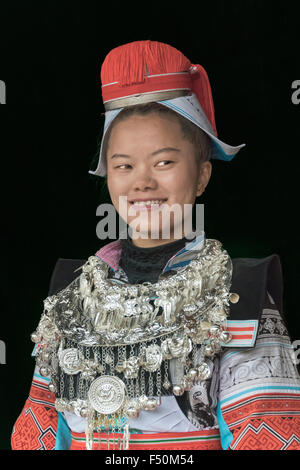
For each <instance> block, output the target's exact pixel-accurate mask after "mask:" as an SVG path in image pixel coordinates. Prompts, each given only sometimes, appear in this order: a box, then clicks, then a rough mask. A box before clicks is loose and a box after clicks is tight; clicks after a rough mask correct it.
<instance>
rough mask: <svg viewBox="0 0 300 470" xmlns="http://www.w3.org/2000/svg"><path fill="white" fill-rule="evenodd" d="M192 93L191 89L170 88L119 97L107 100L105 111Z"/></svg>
mask: <svg viewBox="0 0 300 470" xmlns="http://www.w3.org/2000/svg"><path fill="white" fill-rule="evenodd" d="M189 94H191V90H189V89H188V90H187V89H185V90H169V91H155V92H153V93H144V94H141V95H133V96H128V97H127V98H119V99H117V100H112V101H107V102H106V103H104V107H105V111H111V110H112V109H118V108H125V107H126V106H134V105H136V104H143V103H150V102H151V101H156V102H157V101H164V100H170V99H172V98H179V96H185V95H189Z"/></svg>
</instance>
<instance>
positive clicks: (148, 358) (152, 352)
mask: <svg viewBox="0 0 300 470" xmlns="http://www.w3.org/2000/svg"><path fill="white" fill-rule="evenodd" d="M161 361H162V352H161V349H160V347H159V346H157V344H152V345H151V346H148V348H146V349H145V362H144V364H143V365H144V369H146V370H148V371H149V372H154V371H155V370H157V369H158V368H159V366H160V365H161Z"/></svg>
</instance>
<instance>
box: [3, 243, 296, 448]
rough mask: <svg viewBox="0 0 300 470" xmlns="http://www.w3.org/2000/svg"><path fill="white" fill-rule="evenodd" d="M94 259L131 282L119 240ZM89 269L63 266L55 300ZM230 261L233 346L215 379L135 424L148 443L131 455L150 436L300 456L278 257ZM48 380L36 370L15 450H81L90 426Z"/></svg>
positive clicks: (184, 257)
mask: <svg viewBox="0 0 300 470" xmlns="http://www.w3.org/2000/svg"><path fill="white" fill-rule="evenodd" d="M203 243H205V239H204V237H201V236H200V237H197V238H196V240H194V241H193V242H191V243H189V244H187V246H186V247H185V248H183V249H182V250H180V251H179V252H178V253H176V254H175V255H174V256H173V257H172V258H171V259H170V260H169V261H168V263H167V264H166V266H165V267H164V269H163V272H166V271H168V270H171V269H176V268H178V267H181V266H184V265H186V264H188V263H189V262H190V261H191V260H192V259H193V258H194V257H195V256H196V255H197V253H198V252H199V250H201V248H202V246H203ZM96 255H97V256H99V257H100V258H101V259H102V260H103V261H105V262H106V263H107V264H108V266H109V267H110V276H111V277H118V278H121V279H123V280H125V281H126V273H125V272H124V271H123V270H122V269H121V268H120V267H119V264H118V261H119V259H120V256H121V242H120V240H117V241H115V242H112V243H109V244H108V245H106V246H105V247H103V248H102V249H101V250H99V251H98V252H97V253H96ZM84 262H85V260H66V259H59V260H58V262H57V264H56V266H55V269H54V272H53V275H52V279H51V284H50V290H49V295H53V294H55V293H57V292H59V291H60V290H61V289H63V288H64V287H66V286H67V285H68V284H69V283H70V282H72V280H73V279H75V278H76V277H77V276H78V275H79V273H78V268H79V267H80V266H82V265H83V264H84ZM232 262H233V276H232V284H231V292H236V293H238V294H239V301H238V302H237V303H236V304H232V305H231V306H230V316H229V319H228V322H227V326H228V330H229V331H230V332H231V334H232V340H231V342H230V343H228V345H227V347H226V348H225V349H224V351H223V352H222V354H221V355H220V356H219V357H216V358H215V359H214V360H213V364H212V368H213V374H212V378H211V379H210V380H209V381H203V382H199V383H198V384H196V385H195V386H194V387H193V388H192V389H191V391H190V392H185V394H184V395H183V396H181V397H174V396H171V397H166V398H165V400H164V401H163V403H162V406H161V407H159V408H160V410H159V411H158V412H157V413H156V412H155V413H156V414H155V415H153V413H154V412H142V413H141V416H140V418H139V419H137V420H131V422H130V426H131V428H132V432H136V433H139V434H142V435H143V436H144V440H142V441H141V440H139V441H138V440H137V438H138V435H136V436H135V434H133V435H132V439H131V442H132V443H133V445H132V446H131V448H133V449H134V448H143V447H142V444H141V442H146V441H147V442H149V441H151V436H152V442H153V438H154V437H155V436H157V435H158V434H157V433H159V436H160V442H161V444H160V447H158V448H160V449H176V445H178V442H180V441H181V440H184V439H185V440H187V436H189V439H190V441H191V442H192V441H193V440H195V439H197V442H198V447H189V445H192V444H189V443H187V444H186V447H185V448H186V449H189V448H198V449H224V450H225V449H237V450H244V449H245V450H246V449H251V450H255V449H259V450H262V449H264V450H265V449H267V450H286V449H297V450H300V378H299V374H298V372H297V368H296V365H295V364H294V362H295V360H294V357H295V356H294V354H293V348H292V345H291V341H290V338H289V335H288V332H287V330H286V327H285V324H284V320H283V313H282V277H281V267H280V260H279V257H278V256H277V255H271V256H269V257H267V258H264V259H252V258H238V259H233V260H232ZM49 381H50V378H49V377H41V376H40V375H39V373H38V368H36V369H35V372H34V377H33V381H32V386H31V389H30V394H29V397H28V399H27V401H26V403H25V406H24V408H23V411H22V413H21V414H20V416H19V417H18V419H17V421H16V423H15V425H14V428H13V432H12V438H11V443H12V449H15V450H18V449H36V450H52V449H77V448H78V449H79V448H83V447H82V441H83V439H84V428H85V422H84V419H83V418H79V417H78V416H76V415H75V414H72V413H64V415H63V414H62V413H57V411H56V409H55V406H54V403H55V395H54V394H53V393H51V392H49V390H48V383H49ZM134 429H137V431H134ZM143 433H146V434H143ZM149 436H150V437H149ZM80 446H81V447H80ZM145 448H147V447H145ZM156 448H157V447H156ZM177 448H183V447H182V446H181V447H177Z"/></svg>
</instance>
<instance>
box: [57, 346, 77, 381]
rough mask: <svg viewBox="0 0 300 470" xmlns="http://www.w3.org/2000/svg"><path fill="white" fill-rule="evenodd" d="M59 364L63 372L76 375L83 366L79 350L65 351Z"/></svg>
mask: <svg viewBox="0 0 300 470" xmlns="http://www.w3.org/2000/svg"><path fill="white" fill-rule="evenodd" d="M59 364H60V367H61V368H62V370H63V371H64V372H65V373H66V374H68V375H75V374H78V372H80V371H81V364H80V359H79V354H78V349H75V348H69V349H63V350H62V351H61V352H60V353H59Z"/></svg>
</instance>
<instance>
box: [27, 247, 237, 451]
mask: <svg viewBox="0 0 300 470" xmlns="http://www.w3.org/2000/svg"><path fill="white" fill-rule="evenodd" d="M108 269H109V267H108V265H107V264H106V263H105V262H103V261H102V260H101V259H100V258H98V257H97V256H91V257H90V258H89V259H88V261H87V262H86V263H85V264H84V265H83V266H82V273H81V275H80V276H78V277H77V278H76V279H75V280H74V281H73V282H72V283H71V284H70V285H69V286H67V287H66V288H65V289H63V290H62V291H60V292H59V293H58V294H56V295H53V296H50V297H47V298H46V299H45V300H44V311H43V314H42V316H41V320H40V322H39V325H38V328H37V330H36V331H35V332H34V333H33V334H32V335H31V338H32V340H33V341H34V342H35V343H38V348H37V356H36V362H37V364H38V366H39V367H40V374H41V375H42V376H50V377H51V382H50V384H49V390H50V391H52V392H54V393H55V395H56V402H55V406H56V409H57V410H58V411H62V412H64V411H69V412H73V413H75V414H77V415H78V416H81V417H84V418H86V422H87V427H86V447H87V449H92V448H93V445H94V441H93V434H94V432H101V431H103V430H106V431H107V432H110V433H113V434H114V433H115V434H118V436H119V440H118V446H119V448H124V449H126V448H128V442H129V429H128V422H127V419H128V418H137V417H138V416H139V413H140V411H141V410H145V411H151V410H154V409H155V408H156V407H157V406H160V403H161V396H162V395H166V394H171V393H173V394H174V395H177V396H178V395H182V394H183V393H184V392H185V391H186V390H190V387H191V386H192V385H193V383H194V382H195V381H198V380H206V379H208V378H209V377H210V375H211V370H210V367H209V365H208V363H207V362H206V360H207V359H206V358H209V359H211V358H212V357H213V356H214V355H215V354H218V353H219V352H220V350H221V348H222V345H223V344H225V343H227V342H228V341H230V339H231V336H230V334H229V332H228V331H226V318H227V316H228V312H229V300H230V292H229V289H230V285H231V277H232V262H231V259H230V257H229V255H228V254H227V252H226V251H225V250H223V249H222V245H221V243H220V242H219V241H217V240H209V239H207V240H206V241H205V244H204V247H203V248H202V250H201V251H200V252H199V253H197V255H196V257H195V259H193V260H192V261H190V263H189V264H188V265H187V266H184V267H181V268H179V269H177V270H176V272H175V274H170V273H168V272H166V273H163V274H161V275H160V277H159V280H158V282H156V283H154V284H151V283H142V284H135V285H130V284H126V283H124V282H122V281H119V280H116V279H109V278H108ZM170 370H171V374H170ZM121 435H122V439H121V438H120V436H121Z"/></svg>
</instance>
